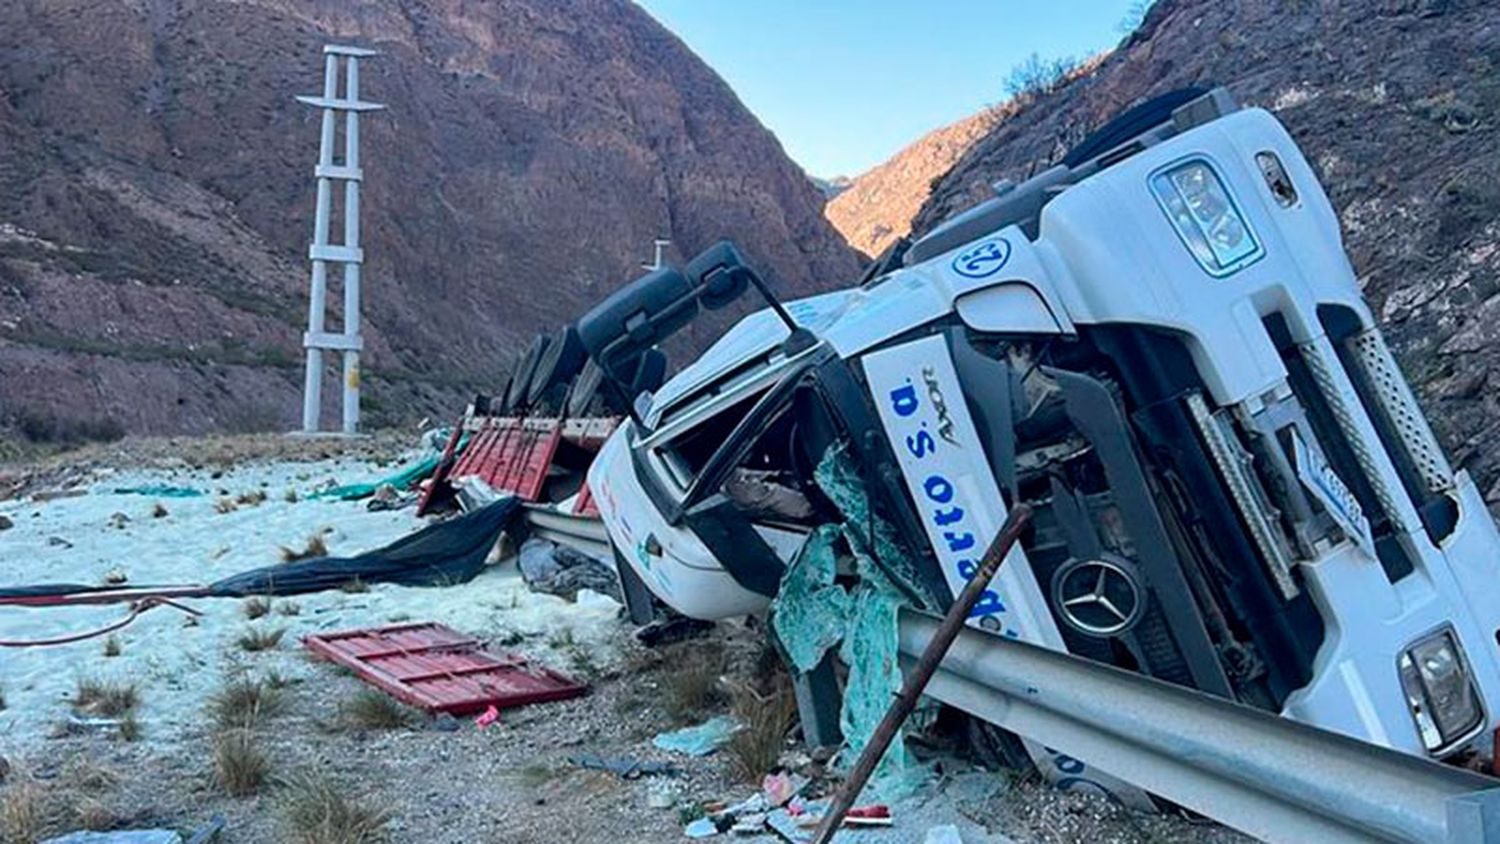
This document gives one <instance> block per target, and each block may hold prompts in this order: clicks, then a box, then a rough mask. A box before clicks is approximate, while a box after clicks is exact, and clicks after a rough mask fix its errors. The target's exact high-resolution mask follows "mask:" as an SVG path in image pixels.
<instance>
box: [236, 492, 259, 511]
mask: <svg viewBox="0 0 1500 844" xmlns="http://www.w3.org/2000/svg"><path fill="white" fill-rule="evenodd" d="M234 503H236V504H238V505H240V506H241V507H259V506H260V505H262V504H264V503H266V491H265V490H263V489H252V490H250V491H249V492H242V493H240V495H239V497H238V498H236V499H235V500H234Z"/></svg>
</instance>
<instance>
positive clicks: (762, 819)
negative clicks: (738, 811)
mask: <svg viewBox="0 0 1500 844" xmlns="http://www.w3.org/2000/svg"><path fill="white" fill-rule="evenodd" d="M729 831H730V832H731V833H733V834H735V835H759V834H760V833H762V832H765V831H766V816H765V815H764V814H762V813H756V814H750V815H742V816H740V817H738V818H736V819H735V821H734V826H731V827H730V828H729Z"/></svg>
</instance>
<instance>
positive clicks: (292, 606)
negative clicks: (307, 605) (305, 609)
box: [276, 601, 302, 615]
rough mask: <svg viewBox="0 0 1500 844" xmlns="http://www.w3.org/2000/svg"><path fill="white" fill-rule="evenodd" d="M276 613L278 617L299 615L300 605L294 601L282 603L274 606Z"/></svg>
mask: <svg viewBox="0 0 1500 844" xmlns="http://www.w3.org/2000/svg"><path fill="white" fill-rule="evenodd" d="M276 612H277V613H278V614H280V615H301V614H302V605H301V604H299V603H297V602H296V601H282V602H281V603H279V604H277V605H276Z"/></svg>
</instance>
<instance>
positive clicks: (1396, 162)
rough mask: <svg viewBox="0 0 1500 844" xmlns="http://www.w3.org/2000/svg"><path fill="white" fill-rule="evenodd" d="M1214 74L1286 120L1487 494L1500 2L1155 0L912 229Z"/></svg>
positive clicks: (957, 176)
mask: <svg viewBox="0 0 1500 844" xmlns="http://www.w3.org/2000/svg"><path fill="white" fill-rule="evenodd" d="M1214 83H1219V84H1225V85H1227V86H1228V87H1229V89H1230V91H1231V92H1233V93H1234V95H1235V96H1236V98H1237V99H1238V100H1239V101H1240V102H1241V103H1243V104H1247V105H1258V106H1262V107H1265V108H1268V109H1270V110H1272V111H1273V112H1275V113H1276V115H1277V116H1278V117H1279V118H1280V119H1281V120H1282V122H1284V123H1285V124H1286V126H1287V128H1288V129H1289V130H1290V131H1291V133H1292V134H1293V136H1294V137H1296V139H1297V141H1298V143H1299V144H1300V145H1301V146H1302V149H1303V151H1304V152H1305V153H1306V154H1307V157H1308V159H1309V160H1310V161H1311V162H1312V163H1313V165H1314V167H1315V168H1316V170H1317V171H1318V173H1319V177H1320V179H1321V180H1322V182H1323V185H1324V187H1325V189H1326V190H1327V191H1328V193H1329V195H1330V196H1331V198H1332V200H1333V203H1334V206H1335V208H1337V209H1338V211H1339V214H1340V218H1341V220H1342V223H1343V228H1344V235H1345V241H1346V246H1347V247H1348V249H1349V253H1350V257H1351V259H1352V261H1353V264H1354V267H1355V270H1356V272H1357V273H1358V274H1359V276H1360V279H1361V283H1362V284H1363V285H1364V286H1365V292H1366V295H1367V296H1368V297H1369V299H1370V302H1371V305H1372V307H1373V309H1374V310H1375V313H1376V314H1377V315H1378V316H1379V317H1380V318H1381V320H1382V321H1383V322H1384V324H1385V327H1386V333H1387V336H1388V337H1389V338H1390V340H1391V343H1392V346H1393V347H1394V348H1395V350H1396V353H1397V355H1398V357H1399V358H1400V359H1401V362H1402V365H1403V367H1404V369H1405V371H1406V373H1407V374H1408V376H1409V377H1410V378H1411V379H1412V380H1413V382H1414V385H1415V386H1416V388H1417V390H1418V393H1419V395H1420V396H1421V399H1422V401H1423V403H1424V404H1425V405H1426V407H1427V409H1428V413H1429V416H1430V418H1431V419H1432V421H1433V423H1434V425H1435V427H1436V428H1437V429H1438V431H1439V435H1440V436H1441V437H1442V438H1443V439H1444V440H1445V442H1446V443H1447V444H1448V447H1449V451H1450V456H1452V457H1453V458H1454V459H1455V462H1457V463H1460V464H1463V465H1466V466H1468V467H1470V468H1471V469H1473V470H1474V471H1475V473H1476V477H1477V480H1478V481H1479V483H1480V486H1481V489H1486V490H1489V493H1488V497H1489V498H1490V499H1491V500H1492V501H1500V485H1497V484H1496V479H1497V477H1500V399H1497V394H1496V391H1495V390H1494V389H1493V386H1494V385H1495V384H1497V383H1500V380H1497V379H1496V377H1495V369H1496V367H1497V365H1500V247H1497V236H1500V6H1497V5H1496V4H1494V3H1486V2H1483V1H1482V0H1350V1H1349V2H1343V3H1297V4H1287V3H1273V2H1267V0H1258V1H1257V2H1245V3H1233V4H1229V3H1214V2H1209V0H1159V2H1158V3H1157V4H1156V5H1155V6H1154V7H1153V8H1152V10H1151V11H1150V13H1149V14H1148V15H1147V17H1146V20H1145V21H1144V23H1143V24H1142V26H1141V28H1140V29H1139V30H1138V31H1137V32H1136V33H1135V34H1134V35H1132V36H1131V37H1130V38H1129V39H1127V40H1126V42H1125V43H1123V44H1122V45H1121V46H1120V47H1119V49H1117V50H1116V51H1115V52H1114V53H1112V54H1110V55H1109V56H1108V57H1106V58H1105V59H1104V60H1103V61H1102V62H1101V63H1100V64H1099V65H1098V66H1097V67H1096V68H1095V69H1093V71H1092V72H1090V73H1086V74H1083V75H1081V76H1079V77H1077V78H1075V79H1072V80H1069V81H1068V82H1066V83H1065V84H1063V85H1062V86H1061V87H1060V88H1059V89H1058V90H1057V91H1055V92H1053V93H1051V94H1046V95H1042V96H1040V97H1038V98H1037V99H1035V100H1034V101H1032V102H1030V103H1027V104H1025V105H1024V107H1022V108H1019V109H1017V110H1016V112H1015V113H1014V114H1012V115H1010V116H1009V117H1007V119H1006V120H1005V121H1004V122H1001V123H998V124H997V125H995V127H994V128H993V130H992V131H990V132H989V133H988V134H987V135H986V136H985V137H983V138H982V139H980V140H979V141H977V142H976V143H975V144H974V145H973V146H972V147H971V148H970V149H969V150H968V152H967V153H966V154H965V155H964V157H963V158H962V159H961V160H960V161H959V163H958V164H957V165H956V166H955V167H954V168H953V169H952V170H951V171H950V172H949V173H948V174H947V175H946V176H945V177H944V178H943V179H942V180H941V181H940V183H939V184H938V185H937V186H936V189H935V190H934V191H933V193H932V195H931V197H930V198H928V199H927V201H926V202H925V203H924V205H923V207H922V209H921V211H920V212H919V213H918V214H917V216H916V218H915V219H914V220H913V223H912V229H913V230H914V231H916V232H918V233H921V232H925V231H927V230H929V229H931V228H932V227H933V226H934V225H936V224H937V223H938V222H940V221H941V220H942V219H944V218H945V217H947V216H949V215H951V214H953V213H955V212H957V211H960V210H962V209H964V208H967V207H969V206H971V205H973V204H974V203H976V202H978V201H980V200H981V199H983V198H984V197H985V196H986V195H987V194H988V193H989V187H988V186H989V185H990V184H991V183H992V182H994V181H995V180H997V179H1000V178H1010V179H1015V180H1017V181H1020V180H1022V179H1024V178H1025V177H1026V176H1027V175H1029V174H1030V173H1032V172H1035V171H1037V170H1040V169H1041V168H1043V167H1045V166H1047V165H1048V164H1049V163H1051V162H1052V161H1054V160H1056V159H1058V158H1060V157H1061V156H1062V154H1063V153H1064V152H1065V151H1066V150H1067V149H1068V148H1069V147H1070V146H1072V145H1073V144H1076V143H1077V142H1078V141H1080V140H1081V139H1082V138H1083V137H1084V136H1085V135H1086V134H1087V133H1088V132H1089V131H1090V130H1091V129H1094V128H1096V127H1098V126H1099V125H1100V124H1101V123H1103V122H1104V121H1105V120H1106V119H1108V117H1109V116H1110V115H1112V114H1114V113H1117V112H1118V111H1120V110H1122V109H1124V108H1126V107H1128V106H1129V105H1131V104H1132V103H1134V102H1137V101H1139V100H1141V99H1143V98H1146V97H1149V96H1152V95H1154V94H1158V93H1162V92H1164V91H1168V90H1172V89H1175V88H1181V87H1185V86H1189V85H1204V84H1214Z"/></svg>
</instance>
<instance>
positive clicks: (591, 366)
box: [564, 358, 604, 419]
mask: <svg viewBox="0 0 1500 844" xmlns="http://www.w3.org/2000/svg"><path fill="white" fill-rule="evenodd" d="M603 382H604V370H603V369H601V368H600V367H599V364H597V363H595V362H594V359H593V358H589V359H588V361H587V362H585V363H584V365H583V371H581V372H579V373H578V377H577V378H574V379H573V391H572V392H570V393H569V394H568V405H567V407H566V408H564V412H565V413H566V414H567V416H568V418H569V419H580V418H582V417H585V416H592V415H594V414H595V413H596V412H598V411H597V408H596V407H595V403H594V399H595V398H596V397H598V395H599V388H600V387H601V386H602V385H603Z"/></svg>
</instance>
